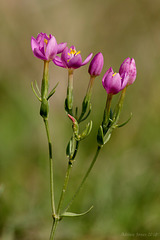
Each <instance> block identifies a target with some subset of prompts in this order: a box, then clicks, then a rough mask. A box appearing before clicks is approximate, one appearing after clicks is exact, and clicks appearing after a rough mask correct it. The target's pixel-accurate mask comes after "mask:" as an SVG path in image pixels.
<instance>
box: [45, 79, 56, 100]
mask: <svg viewBox="0 0 160 240" xmlns="http://www.w3.org/2000/svg"><path fill="white" fill-rule="evenodd" d="M58 84H59V82H58V83H57V84H56V85H55V87H54V88H53V89H52V90H51V91H50V93H49V94H48V97H47V100H48V99H49V98H50V97H52V95H53V94H54V93H55V91H56V87H57V86H58Z"/></svg>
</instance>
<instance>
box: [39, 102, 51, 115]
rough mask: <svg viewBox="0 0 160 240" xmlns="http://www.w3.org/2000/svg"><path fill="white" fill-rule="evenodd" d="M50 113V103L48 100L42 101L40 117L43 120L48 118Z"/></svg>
mask: <svg viewBox="0 0 160 240" xmlns="http://www.w3.org/2000/svg"><path fill="white" fill-rule="evenodd" d="M48 113H49V103H48V101H47V100H46V99H42V103H41V107H40V115H41V116H42V117H43V118H45V119H46V118H47V117H48Z"/></svg>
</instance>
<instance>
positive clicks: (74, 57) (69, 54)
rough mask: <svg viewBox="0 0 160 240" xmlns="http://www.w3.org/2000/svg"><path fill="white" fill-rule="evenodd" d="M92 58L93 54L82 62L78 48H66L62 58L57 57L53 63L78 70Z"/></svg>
mask: <svg viewBox="0 0 160 240" xmlns="http://www.w3.org/2000/svg"><path fill="white" fill-rule="evenodd" d="M91 57H92V53H90V54H89V55H88V57H87V58H86V59H85V60H84V62H82V57H81V54H80V51H79V52H77V51H76V48H75V47H74V46H71V47H70V48H69V49H68V47H66V48H65V49H64V51H63V52H62V54H61V58H60V57H59V56H56V57H55V59H54V60H53V62H54V63H55V64H56V65H57V66H59V67H63V68H72V69H76V68H79V67H81V66H83V65H85V64H87V63H88V62H89V61H90V59H91Z"/></svg>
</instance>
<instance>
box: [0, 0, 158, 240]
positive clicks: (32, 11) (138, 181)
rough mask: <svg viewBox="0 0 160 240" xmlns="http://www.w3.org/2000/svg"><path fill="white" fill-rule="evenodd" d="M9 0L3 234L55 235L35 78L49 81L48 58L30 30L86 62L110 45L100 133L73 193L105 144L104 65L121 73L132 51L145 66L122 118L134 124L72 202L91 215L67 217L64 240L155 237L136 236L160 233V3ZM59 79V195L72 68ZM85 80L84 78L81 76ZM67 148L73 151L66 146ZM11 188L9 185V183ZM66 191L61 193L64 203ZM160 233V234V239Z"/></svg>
mask: <svg viewBox="0 0 160 240" xmlns="http://www.w3.org/2000/svg"><path fill="white" fill-rule="evenodd" d="M153 2H154V3H153ZM153 2H151V1H149V0H145V1H144V0H134V1H133V0H129V1H128V0H124V1H118V0H112V1H111V0H107V1H106V0H92V1H91V0H85V1H84V0H81V1H73V0H66V1H64V0H52V1H49V0H48V1H40V0H39V1H38V0H33V1H31V0H29V1H24V0H22V1H20V0H17V1H8V0H7V1H4V0H2V1H1V9H0V20H1V21H0V23H1V32H2V33H3V34H1V59H0V68H1V71H0V109H1V115H0V143H1V144H0V186H3V191H0V239H2V240H19V239H21V240H37V239H39V240H40V239H43V240H44V239H48V235H49V232H50V227H51V219H50V195H49V174H48V172H49V170H48V154H47V143H46V136H45V131H44V126H43V122H42V120H41V118H40V117H39V103H38V102H37V100H36V99H35V97H34V95H33V93H32V91H31V87H30V83H31V81H34V80H37V81H38V83H39V84H40V81H41V77H42V69H43V63H42V61H40V60H38V59H36V58H35V57H34V56H33V54H32V51H31V48H30V38H31V36H36V35H37V33H38V32H41V31H42V32H47V33H52V34H53V35H55V36H56V38H57V41H58V42H62V41H67V42H68V44H69V45H72V44H74V45H75V46H76V47H77V50H81V53H82V57H83V59H84V58H85V57H86V56H87V55H88V54H89V53H90V52H93V53H94V54H96V53H97V52H98V51H101V52H102V53H103V55H104V58H105V65H104V69H103V71H102V74H101V76H100V77H99V78H97V79H96V81H95V86H94V93H93V98H92V105H93V111H92V114H91V117H92V118H93V120H94V130H93V131H92V134H91V136H90V137H89V138H88V139H87V140H85V141H84V142H83V143H82V144H81V146H80V152H79V155H78V158H77V161H76V162H75V166H74V168H73V172H72V176H71V177H72V179H71V182H70V186H69V190H70V191H69V192H68V199H69V197H70V196H71V195H72V191H73V189H75V187H76V185H77V184H78V183H79V182H80V179H81V177H82V176H83V174H84V172H85V169H86V167H87V166H88V165H89V162H90V160H91V158H92V156H93V154H94V150H95V147H96V132H97V128H98V125H99V124H100V122H101V118H102V115H103V108H104V105H105V100H106V93H105V91H104V89H103V88H102V86H101V78H102V76H103V74H104V73H105V71H106V70H107V69H108V68H109V67H110V66H113V68H114V70H115V71H118V69H119V65H120V64H121V62H122V61H123V60H124V59H125V58H126V57H128V56H129V57H134V58H135V59H136V63H137V71H138V74H137V80H136V82H135V83H134V85H133V86H131V87H130V88H129V89H128V91H127V95H126V99H125V103H124V108H123V113H122V116H121V121H122V122H123V121H124V120H125V119H126V118H128V116H129V114H130V112H131V111H132V113H133V117H132V120H131V121H130V122H129V124H128V125H127V126H125V127H124V128H122V129H119V130H117V131H115V132H114V133H113V136H112V138H111V141H110V142H109V143H108V145H107V146H105V148H104V149H103V150H102V152H101V154H100V157H99V159H98V161H97V163H96V165H95V167H94V169H93V172H92V174H91V175H90V178H89V179H88V181H87V183H86V185H85V187H84V189H83V190H82V192H81V193H80V195H79V196H78V197H77V199H76V202H75V203H74V205H73V207H72V209H73V210H74V211H76V212H80V211H84V210H86V209H87V208H89V207H90V206H91V205H92V204H93V205H94V209H93V210H92V212H91V213H89V214H88V215H87V216H84V217H81V218H76V219H74V220H72V219H67V220H64V222H62V223H60V225H59V227H58V232H57V240H58V239H59V240H60V239H66V240H67V239H76V240H79V239H81V240H85V239H87V240H89V239H92V240H104V239H105V240H107V239H109V240H112V239H113V240H121V239H124V235H123V234H124V233H126V237H125V239H133V236H132V237H130V236H129V234H134V239H152V238H153V239H155V237H154V236H151V237H149V236H148V237H147V236H145V237H140V236H138V235H136V234H137V233H142V234H148V233H153V234H154V233H159V235H158V236H160V231H159V222H160V204H159V203H160V192H159V189H160V184H159V182H160V175H159V171H160V138H159V132H160V124H159V119H160V110H159V109H160V95H159V92H160V81H159V62H160V44H159V42H160V32H159V23H160V15H159V11H160V2H159V1H158V0H154V1H153ZM86 72H87V67H83V68H82V69H78V70H76V72H75V89H74V94H75V96H76V99H75V104H77V105H80V103H81V100H82V99H83V96H84V94H85V91H86V87H87V83H88V75H87V73H86ZM50 76H51V79H50V82H51V86H52V85H55V83H57V81H59V82H60V83H59V86H58V88H57V92H56V94H55V95H54V97H53V99H52V100H51V104H50V119H49V121H50V125H51V131H52V139H53V140H54V139H56V141H55V142H54V156H55V160H56V169H57V170H56V172H55V181H56V193H57V195H58V196H59V194H60V190H61V186H62V183H63V178H64V172H65V168H66V164H67V162H66V157H65V147H66V144H67V141H68V140H69V137H70V134H71V125H70V121H69V120H68V119H67V117H66V115H65V112H64V109H63V104H64V99H65V94H66V86H67V81H66V77H67V73H66V71H65V69H59V68H58V67H55V66H54V65H51V67H50ZM82 81H83V82H82ZM63 149H64V150H63ZM1 188H2V187H1ZM57 200H58V197H57V198H56V201H57ZM127 233H128V235H127ZM157 239H158V237H157Z"/></svg>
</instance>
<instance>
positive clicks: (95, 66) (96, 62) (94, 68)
mask: <svg viewBox="0 0 160 240" xmlns="http://www.w3.org/2000/svg"><path fill="white" fill-rule="evenodd" d="M103 63H104V60H103V55H102V53H101V52H99V53H97V54H96V55H95V56H94V58H93V59H92V61H91V63H90V65H89V69H88V72H89V74H90V75H91V76H99V75H100V74H101V71H102V68H103Z"/></svg>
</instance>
